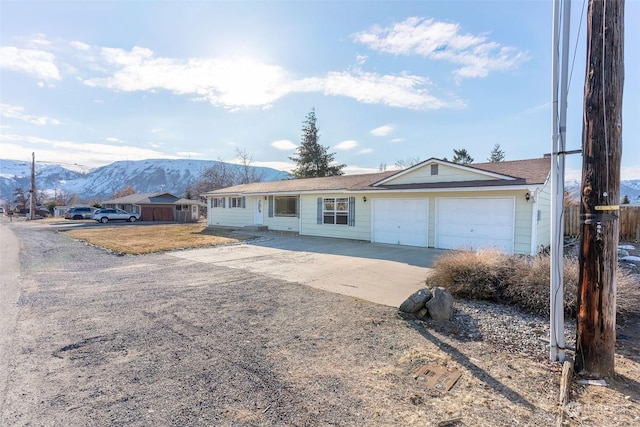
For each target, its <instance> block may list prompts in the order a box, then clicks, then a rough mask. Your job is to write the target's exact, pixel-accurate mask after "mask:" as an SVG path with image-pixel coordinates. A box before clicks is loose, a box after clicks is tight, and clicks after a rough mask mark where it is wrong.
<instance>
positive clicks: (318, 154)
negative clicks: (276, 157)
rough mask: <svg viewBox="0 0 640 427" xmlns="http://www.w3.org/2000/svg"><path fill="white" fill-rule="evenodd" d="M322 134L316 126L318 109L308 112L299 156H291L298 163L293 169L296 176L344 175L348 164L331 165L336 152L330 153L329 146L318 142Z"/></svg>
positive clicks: (298, 150) (299, 147)
mask: <svg viewBox="0 0 640 427" xmlns="http://www.w3.org/2000/svg"><path fill="white" fill-rule="evenodd" d="M318 139H320V134H319V133H318V127H317V126H316V111H315V109H312V110H311V112H310V113H309V114H307V118H306V120H305V121H304V122H303V126H302V141H301V142H300V145H299V146H298V148H297V150H296V151H297V154H298V155H297V156H293V157H289V159H290V160H292V161H293V162H294V163H295V164H296V168H295V169H294V170H293V171H292V174H293V176H294V178H315V177H321V176H334V175H342V174H343V173H344V172H342V169H343V168H344V167H345V166H346V165H331V163H333V161H334V157H335V154H336V153H328V152H327V150H328V149H329V147H324V146H322V145H320V144H319V143H318Z"/></svg>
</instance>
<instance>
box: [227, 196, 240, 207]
mask: <svg viewBox="0 0 640 427" xmlns="http://www.w3.org/2000/svg"><path fill="white" fill-rule="evenodd" d="M242 199H244V197H229V207H230V208H244V206H243V205H244V203H242V201H243V200H242Z"/></svg>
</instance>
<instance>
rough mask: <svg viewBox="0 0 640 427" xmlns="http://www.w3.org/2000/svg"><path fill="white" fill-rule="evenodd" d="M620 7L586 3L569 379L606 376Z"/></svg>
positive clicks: (612, 332) (613, 262)
mask: <svg viewBox="0 0 640 427" xmlns="http://www.w3.org/2000/svg"><path fill="white" fill-rule="evenodd" d="M623 55H624V0H589V9H588V12H587V69H586V77H585V87H584V122H583V128H582V144H583V145H582V147H583V161H582V193H581V212H580V213H581V220H582V225H581V231H582V233H581V245H580V254H579V260H578V262H579V265H580V275H579V279H578V332H577V342H576V360H575V369H576V372H578V373H581V374H582V375H584V376H587V377H590V378H603V377H606V376H611V374H613V372H614V356H615V344H616V270H617V267H618V235H619V231H618V227H619V222H618V212H619V207H618V205H619V203H620V160H621V157H622V88H623V84H624V60H623V59H624V56H623Z"/></svg>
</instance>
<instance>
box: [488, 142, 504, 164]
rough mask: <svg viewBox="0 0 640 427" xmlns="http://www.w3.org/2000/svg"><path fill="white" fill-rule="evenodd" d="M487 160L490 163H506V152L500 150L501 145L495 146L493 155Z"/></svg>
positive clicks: (492, 151)
mask: <svg viewBox="0 0 640 427" xmlns="http://www.w3.org/2000/svg"><path fill="white" fill-rule="evenodd" d="M487 160H488V161H490V162H504V151H502V150H501V149H500V144H496V145H494V146H493V150H491V155H490V156H489V158H488V159H487Z"/></svg>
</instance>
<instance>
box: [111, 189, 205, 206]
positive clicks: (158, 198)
mask: <svg viewBox="0 0 640 427" xmlns="http://www.w3.org/2000/svg"><path fill="white" fill-rule="evenodd" d="M102 204H103V205H104V204H110V205H115V204H119V205H169V204H170V205H203V206H204V203H202V202H199V201H197V200H191V199H184V198H180V197H178V196H175V195H173V194H171V193H163V192H159V193H136V194H130V195H128V196H124V197H118V198H117V199H111V200H107V201H104V202H102Z"/></svg>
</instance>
